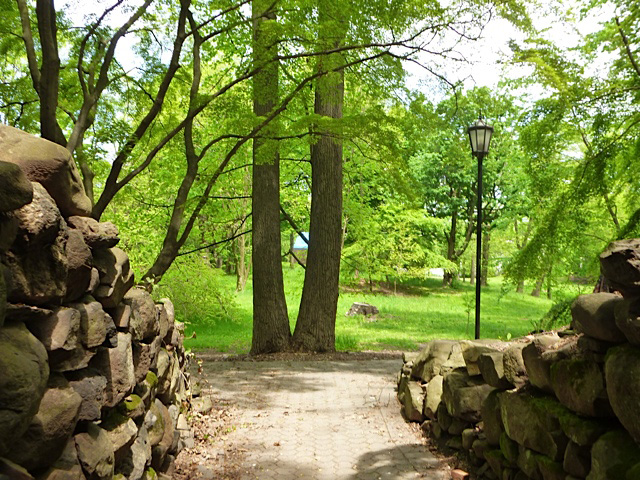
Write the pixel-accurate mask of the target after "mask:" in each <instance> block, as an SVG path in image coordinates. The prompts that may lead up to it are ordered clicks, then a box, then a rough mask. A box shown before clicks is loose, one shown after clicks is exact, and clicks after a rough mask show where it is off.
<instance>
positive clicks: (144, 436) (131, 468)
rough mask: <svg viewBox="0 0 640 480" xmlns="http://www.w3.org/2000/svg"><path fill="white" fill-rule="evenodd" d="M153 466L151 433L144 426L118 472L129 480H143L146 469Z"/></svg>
mask: <svg viewBox="0 0 640 480" xmlns="http://www.w3.org/2000/svg"><path fill="white" fill-rule="evenodd" d="M150 464H151V443H150V442H149V432H148V431H147V429H146V427H145V426H144V425H143V426H142V427H141V428H140V430H139V432H138V436H137V438H136V440H135V441H134V442H133V445H131V448H130V449H128V450H127V452H125V456H124V457H123V459H122V460H121V461H119V462H118V464H117V466H116V471H117V472H118V473H121V474H123V475H125V477H126V478H127V479H129V480H140V479H142V477H143V475H144V472H145V470H146V468H147V467H148V466H149V465H150Z"/></svg>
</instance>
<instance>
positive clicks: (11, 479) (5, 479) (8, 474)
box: [0, 458, 33, 480]
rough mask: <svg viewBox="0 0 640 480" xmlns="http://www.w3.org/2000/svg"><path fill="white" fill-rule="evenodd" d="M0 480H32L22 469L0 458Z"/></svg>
mask: <svg viewBox="0 0 640 480" xmlns="http://www.w3.org/2000/svg"><path fill="white" fill-rule="evenodd" d="M0 479H2V480H33V477H32V476H31V475H30V474H29V472H27V470H26V469H25V468H24V467H21V466H20V465H17V464H15V463H13V462H12V461H11V460H7V459H6V458H0Z"/></svg>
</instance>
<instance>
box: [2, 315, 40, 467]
mask: <svg viewBox="0 0 640 480" xmlns="http://www.w3.org/2000/svg"><path fill="white" fill-rule="evenodd" d="M0 352H2V355H0V455H4V454H5V453H6V452H8V451H9V450H10V449H11V446H12V445H13V441H14V440H15V439H16V438H18V437H20V436H21V435H22V434H24V432H25V431H26V430H27V428H28V427H29V424H30V423H31V420H32V419H33V417H34V416H35V414H36V413H37V412H38V408H39V407H40V400H41V399H42V396H43V395H44V391H45V389H46V386H47V380H48V379H49V365H48V363H47V351H46V350H45V348H44V346H43V345H42V344H41V343H40V342H39V341H38V339H37V338H36V337H34V336H33V335H32V334H31V333H30V332H29V331H28V330H27V328H26V327H25V326H24V324H22V323H8V324H6V325H5V326H4V327H2V328H0Z"/></svg>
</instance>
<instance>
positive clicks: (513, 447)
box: [500, 432, 519, 465]
mask: <svg viewBox="0 0 640 480" xmlns="http://www.w3.org/2000/svg"><path fill="white" fill-rule="evenodd" d="M500 451H501V452H502V454H503V455H504V458H506V460H507V462H508V463H509V465H516V464H517V463H518V454H519V448H518V444H517V443H516V442H514V441H513V440H511V439H510V438H509V436H508V435H507V434H506V432H502V435H500Z"/></svg>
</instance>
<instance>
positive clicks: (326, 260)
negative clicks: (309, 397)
mask: <svg viewBox="0 0 640 480" xmlns="http://www.w3.org/2000/svg"><path fill="white" fill-rule="evenodd" d="M341 17H342V18H341ZM318 20H319V44H320V48H335V47H337V46H339V45H340V43H341V42H342V40H343V38H344V34H345V31H344V30H343V29H344V28H345V27H346V21H345V19H344V18H343V14H342V13H341V12H340V9H339V7H338V6H336V5H333V4H332V3H330V2H328V1H326V2H325V1H323V2H320V7H319V19H318ZM336 20H337V21H336ZM336 25H338V27H336ZM342 63H343V59H342V57H341V55H340V54H332V55H322V56H321V57H320V60H319V63H318V68H319V69H320V71H322V70H325V71H330V70H335V69H336V68H339V67H340V65H341V64H342ZM343 103H344V72H343V71H342V70H338V71H331V72H329V73H327V74H325V75H323V76H321V77H319V78H318V80H317V83H316V90H315V108H314V112H315V114H316V115H322V116H324V117H329V118H342V106H343ZM316 133H318V134H319V135H318V137H317V141H316V143H315V144H313V145H312V146H311V223H310V228H309V250H308V253H307V268H306V271H305V277H304V286H303V288H302V299H301V300H300V311H299V314H298V321H297V323H296V328H295V331H294V333H293V346H294V348H295V349H298V350H304V351H314V352H330V351H334V350H335V325H336V312H337V308H338V287H339V280H340V254H341V250H340V249H341V246H342V228H343V226H342V139H341V138H340V132H339V131H335V129H334V131H333V132H331V131H327V130H322V129H316Z"/></svg>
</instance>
